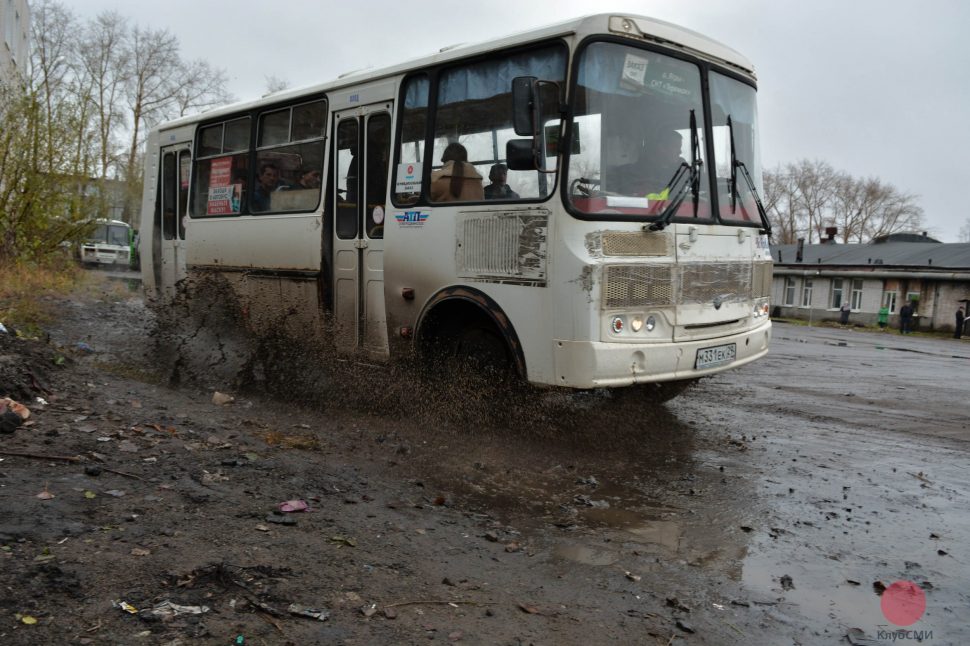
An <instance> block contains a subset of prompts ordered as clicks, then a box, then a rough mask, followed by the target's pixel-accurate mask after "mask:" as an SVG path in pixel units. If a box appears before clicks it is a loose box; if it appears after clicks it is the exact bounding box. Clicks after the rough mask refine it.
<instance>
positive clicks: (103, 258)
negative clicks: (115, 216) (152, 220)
mask: <svg viewBox="0 0 970 646" xmlns="http://www.w3.org/2000/svg"><path fill="white" fill-rule="evenodd" d="M131 247H132V233H131V226H130V225H129V224H128V223H127V222H122V221H121V220H96V221H95V226H94V231H92V232H91V235H89V236H88V237H86V238H85V239H84V241H83V242H81V244H80V246H79V248H78V253H79V255H80V259H81V263H83V264H85V265H115V266H123V267H125V268H127V267H128V264H129V262H130V261H131Z"/></svg>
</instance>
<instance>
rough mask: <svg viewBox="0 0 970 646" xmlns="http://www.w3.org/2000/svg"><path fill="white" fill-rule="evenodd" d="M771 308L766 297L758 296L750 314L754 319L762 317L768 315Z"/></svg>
mask: <svg viewBox="0 0 970 646" xmlns="http://www.w3.org/2000/svg"><path fill="white" fill-rule="evenodd" d="M770 309H771V308H770V307H769V304H768V299H767V298H759V299H757V300H756V301H755V302H754V310H753V311H752V314H753V315H754V317H755V318H756V319H760V318H764V317H766V316H768V312H769V310H770Z"/></svg>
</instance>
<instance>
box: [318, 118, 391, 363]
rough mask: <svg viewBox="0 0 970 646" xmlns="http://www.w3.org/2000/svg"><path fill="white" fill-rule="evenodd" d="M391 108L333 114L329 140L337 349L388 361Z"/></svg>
mask: <svg viewBox="0 0 970 646" xmlns="http://www.w3.org/2000/svg"><path fill="white" fill-rule="evenodd" d="M389 110H390V104H380V105H376V106H367V107H364V108H359V109H356V110H348V111H344V112H341V113H338V114H337V115H336V134H335V136H334V137H333V139H332V141H333V146H334V151H333V159H334V160H335V163H334V164H333V168H334V173H335V174H336V175H335V177H334V178H333V181H334V182H335V184H334V185H335V186H336V187H337V190H336V191H334V200H335V201H336V204H335V208H334V232H333V236H334V238H333V249H334V256H333V269H334V271H333V276H334V301H333V307H334V319H335V327H336V329H335V331H334V332H335V340H336V346H337V350H338V351H340V352H344V353H350V352H356V351H359V352H361V353H362V354H365V355H367V356H368V357H369V358H383V357H386V356H387V316H386V314H385V307H384V213H385V210H386V208H387V181H388V178H387V175H388V171H389V160H390V150H391V117H390V113H389Z"/></svg>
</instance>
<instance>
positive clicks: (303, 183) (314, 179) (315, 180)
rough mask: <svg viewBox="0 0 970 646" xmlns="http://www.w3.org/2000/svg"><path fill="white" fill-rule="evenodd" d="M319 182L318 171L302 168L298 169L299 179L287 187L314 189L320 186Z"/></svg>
mask: <svg viewBox="0 0 970 646" xmlns="http://www.w3.org/2000/svg"><path fill="white" fill-rule="evenodd" d="M320 184H321V180H320V171H318V170H316V169H313V168H304V169H303V170H301V171H300V179H298V180H297V182H296V184H294V185H293V186H290V187H288V188H291V189H294V190H298V191H299V190H315V189H319V188H320Z"/></svg>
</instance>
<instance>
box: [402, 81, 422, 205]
mask: <svg viewBox="0 0 970 646" xmlns="http://www.w3.org/2000/svg"><path fill="white" fill-rule="evenodd" d="M430 88H431V83H430V82H429V81H428V77H427V75H426V74H419V75H417V76H413V77H411V78H409V79H408V80H407V81H405V82H404V89H403V91H402V94H403V100H402V102H401V103H402V104H403V108H402V109H401V127H400V130H401V136H400V139H399V140H398V141H399V145H398V157H397V159H398V165H397V169H396V173H395V186H394V203H395V204H397V205H398V206H408V205H411V204H414V203H416V202H417V201H418V200H419V199H421V177H422V172H421V171H422V166H421V160H422V159H424V140H425V137H426V136H427V131H428V92H429V91H430Z"/></svg>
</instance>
